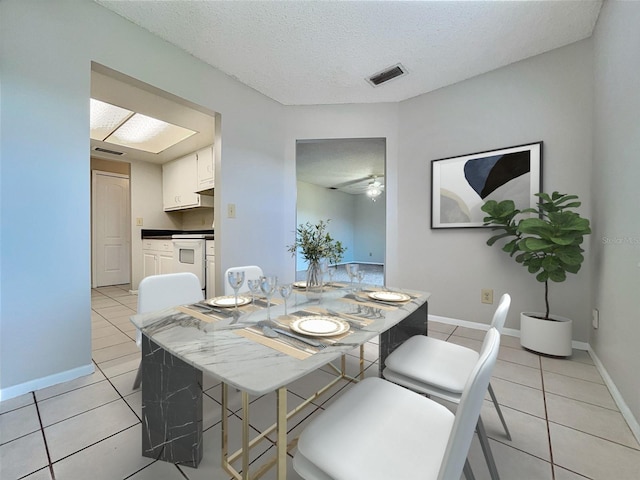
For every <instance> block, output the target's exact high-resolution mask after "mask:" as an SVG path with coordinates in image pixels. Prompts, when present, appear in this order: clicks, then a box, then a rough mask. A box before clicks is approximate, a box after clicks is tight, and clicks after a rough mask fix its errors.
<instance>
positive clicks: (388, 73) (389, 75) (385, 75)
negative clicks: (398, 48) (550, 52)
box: [367, 63, 407, 87]
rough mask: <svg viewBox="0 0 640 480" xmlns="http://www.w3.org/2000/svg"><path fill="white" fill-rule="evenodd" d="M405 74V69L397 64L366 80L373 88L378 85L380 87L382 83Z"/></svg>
mask: <svg viewBox="0 0 640 480" xmlns="http://www.w3.org/2000/svg"><path fill="white" fill-rule="evenodd" d="M406 73H407V69H406V68H404V67H403V66H402V65H401V64H399V63H398V64H397V65H394V66H393V67H389V68H386V69H384V70H383V71H381V72H378V73H376V74H374V75H372V76H370V77H369V78H367V81H368V82H369V83H370V84H371V85H373V86H374V87H377V86H378V85H382V84H383V83H385V82H388V81H389V80H393V79H394V78H397V77H399V76H401V75H405V74H406Z"/></svg>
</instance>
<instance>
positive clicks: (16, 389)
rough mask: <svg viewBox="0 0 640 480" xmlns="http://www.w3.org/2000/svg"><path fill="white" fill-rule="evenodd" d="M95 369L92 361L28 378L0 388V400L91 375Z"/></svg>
mask: <svg viewBox="0 0 640 480" xmlns="http://www.w3.org/2000/svg"><path fill="white" fill-rule="evenodd" d="M95 369H96V368H95V365H94V364H93V362H92V363H89V364H87V365H83V366H81V367H77V368H72V369H71V370H66V371H64V372H60V373H55V374H53V375H49V376H48V377H42V378H37V379H35V380H30V381H28V382H24V383H21V384H19V385H14V386H12V387H6V388H3V389H0V401H3V400H9V399H11V398H15V397H19V396H20V395H24V394H25V393H29V392H34V391H36V390H41V389H43V388H47V387H51V386H52V385H57V384H58V383H62V382H68V381H70V380H75V379H76V378H79V377H84V376H85V375H91V374H92V373H93V372H95Z"/></svg>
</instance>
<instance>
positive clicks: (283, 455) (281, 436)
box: [276, 387, 287, 480]
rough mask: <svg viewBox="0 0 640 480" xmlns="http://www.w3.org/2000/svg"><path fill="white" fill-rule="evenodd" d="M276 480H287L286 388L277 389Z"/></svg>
mask: <svg viewBox="0 0 640 480" xmlns="http://www.w3.org/2000/svg"><path fill="white" fill-rule="evenodd" d="M277 423H278V443H277V445H276V447H277V456H278V480H287V387H281V388H279V389H278V418H277Z"/></svg>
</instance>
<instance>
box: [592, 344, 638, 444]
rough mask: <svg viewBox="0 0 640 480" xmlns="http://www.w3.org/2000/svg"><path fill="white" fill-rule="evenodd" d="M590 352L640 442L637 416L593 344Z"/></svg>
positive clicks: (623, 415) (614, 399)
mask: <svg viewBox="0 0 640 480" xmlns="http://www.w3.org/2000/svg"><path fill="white" fill-rule="evenodd" d="M588 352H589V355H591V358H592V359H593V363H595V364H596V368H597V369H598V372H600V375H602V379H603V380H604V383H605V385H606V386H607V388H608V389H609V392H610V393H611V396H612V397H613V401H614V402H616V405H618V409H619V410H620V413H621V414H622V417H623V418H624V419H625V420H626V422H627V425H629V428H630V429H631V432H632V433H633V436H634V437H636V440H638V442H639V443H640V423H639V422H638V420H637V419H636V417H634V416H633V413H632V412H631V409H630V408H629V406H628V405H627V402H625V401H624V398H622V394H621V393H620V390H618V387H616V384H615V383H613V379H612V378H611V376H609V373H608V372H607V369H606V368H605V367H604V364H603V363H602V362H601V361H600V359H599V358H598V355H596V352H594V351H593V349H592V348H591V345H589V349H588Z"/></svg>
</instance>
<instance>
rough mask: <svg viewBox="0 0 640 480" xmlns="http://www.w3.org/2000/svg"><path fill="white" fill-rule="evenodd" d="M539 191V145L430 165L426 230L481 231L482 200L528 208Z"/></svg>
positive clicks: (437, 161)
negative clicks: (510, 201) (428, 218)
mask: <svg viewBox="0 0 640 480" xmlns="http://www.w3.org/2000/svg"><path fill="white" fill-rule="evenodd" d="M540 191H542V142H536V143H530V144H527V145H518V146H515V147H508V148H501V149H500V150H490V151H487V152H480V153H472V154H469V155H462V156H458V157H449V158H442V159H439V160H433V161H432V162H431V228H469V227H483V226H484V225H483V222H482V219H483V218H484V217H485V213H484V212H483V211H482V210H480V208H481V207H482V205H484V204H485V202H487V201H488V200H496V201H498V202H499V201H501V200H513V201H514V202H515V204H516V208H519V209H523V208H529V207H534V206H535V205H536V203H537V200H538V197H536V196H535V194H536V193H538V192H540Z"/></svg>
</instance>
